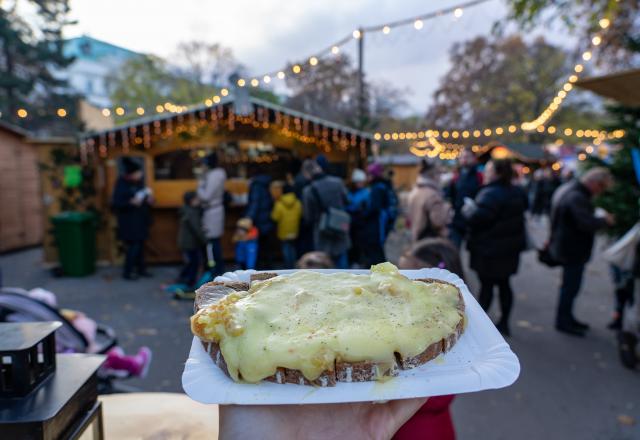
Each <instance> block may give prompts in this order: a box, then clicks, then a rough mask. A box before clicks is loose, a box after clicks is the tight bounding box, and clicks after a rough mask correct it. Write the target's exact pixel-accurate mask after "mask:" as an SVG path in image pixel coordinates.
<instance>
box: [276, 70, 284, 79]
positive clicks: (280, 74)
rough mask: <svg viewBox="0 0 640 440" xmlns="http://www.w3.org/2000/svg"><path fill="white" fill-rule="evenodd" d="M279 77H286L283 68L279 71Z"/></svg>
mask: <svg viewBox="0 0 640 440" xmlns="http://www.w3.org/2000/svg"><path fill="white" fill-rule="evenodd" d="M277 76H278V79H284V76H285V75H284V72H283V71H282V70H281V71H280V72H278V75H277Z"/></svg>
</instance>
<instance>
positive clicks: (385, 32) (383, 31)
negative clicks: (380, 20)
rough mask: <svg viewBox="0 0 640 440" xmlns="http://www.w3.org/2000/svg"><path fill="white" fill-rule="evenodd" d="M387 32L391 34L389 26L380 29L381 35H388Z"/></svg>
mask: <svg viewBox="0 0 640 440" xmlns="http://www.w3.org/2000/svg"><path fill="white" fill-rule="evenodd" d="M389 32H391V28H390V27H389V26H385V27H383V28H382V33H383V34H389Z"/></svg>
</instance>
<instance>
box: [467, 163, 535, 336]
mask: <svg viewBox="0 0 640 440" xmlns="http://www.w3.org/2000/svg"><path fill="white" fill-rule="evenodd" d="M512 178H513V169H512V167H511V161H509V160H491V161H489V162H488V163H487V166H486V168H485V180H486V182H487V185H486V186H484V187H483V188H482V189H481V190H480V191H479V192H478V195H477V196H476V198H475V201H474V203H467V204H465V207H463V210H462V212H463V214H464V215H465V218H466V220H467V224H468V225H469V228H470V234H469V241H468V243H467V246H468V248H469V252H470V254H471V264H470V266H471V268H472V269H473V270H475V271H476V272H477V273H478V278H480V284H481V287H480V297H479V302H480V305H481V306H482V308H483V309H484V310H485V311H486V310H488V309H489V307H490V306H491V302H492V300H493V289H494V287H495V286H497V287H498V291H499V293H500V309H501V317H500V321H499V322H498V324H497V325H496V327H498V329H499V330H500V331H501V332H502V333H504V334H506V335H509V315H510V313H511V307H512V305H513V291H512V290H511V285H510V281H509V278H510V277H511V276H512V275H513V274H515V273H516V272H517V271H518V265H519V260H520V253H521V252H522V251H523V250H524V249H525V248H526V246H527V236H526V230H525V218H524V213H525V211H526V209H527V195H526V194H525V192H524V191H523V190H522V188H520V187H518V186H514V185H512V183H511V179H512Z"/></svg>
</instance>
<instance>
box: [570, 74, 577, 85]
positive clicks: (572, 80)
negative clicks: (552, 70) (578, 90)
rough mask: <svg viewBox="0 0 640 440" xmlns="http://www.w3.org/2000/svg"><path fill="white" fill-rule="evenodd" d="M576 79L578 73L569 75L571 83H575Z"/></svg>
mask: <svg viewBox="0 0 640 440" xmlns="http://www.w3.org/2000/svg"><path fill="white" fill-rule="evenodd" d="M576 81H578V75H571V76H570V77H569V82H570V83H574V82H576Z"/></svg>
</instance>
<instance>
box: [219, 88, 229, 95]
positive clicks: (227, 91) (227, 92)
mask: <svg viewBox="0 0 640 440" xmlns="http://www.w3.org/2000/svg"><path fill="white" fill-rule="evenodd" d="M220 94H221V95H222V96H227V95H228V94H229V90H227V89H222V90H220Z"/></svg>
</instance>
